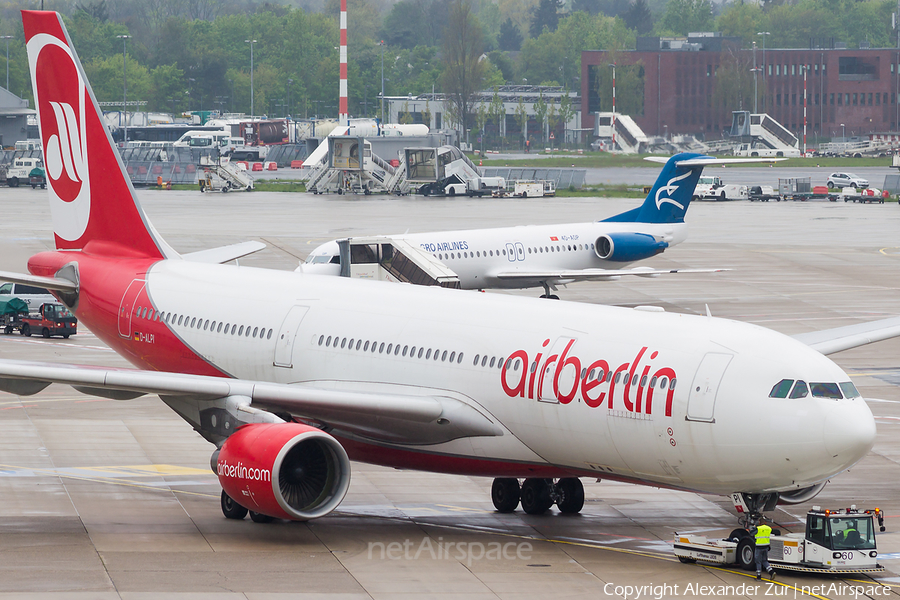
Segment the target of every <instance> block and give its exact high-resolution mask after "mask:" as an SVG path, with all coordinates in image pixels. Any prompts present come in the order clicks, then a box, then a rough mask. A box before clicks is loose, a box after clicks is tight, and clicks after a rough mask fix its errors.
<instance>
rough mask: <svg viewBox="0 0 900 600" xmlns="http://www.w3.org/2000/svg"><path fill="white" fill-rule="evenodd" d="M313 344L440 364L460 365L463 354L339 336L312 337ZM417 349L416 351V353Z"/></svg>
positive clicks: (322, 335)
mask: <svg viewBox="0 0 900 600" xmlns="http://www.w3.org/2000/svg"><path fill="white" fill-rule="evenodd" d="M313 343H315V344H317V345H319V346H325V347H326V348H338V347H340V349H341V350H344V349H346V350H362V351H363V352H368V351H369V348H370V347H371V349H372V353H375V352H377V353H378V354H387V355H391V354H393V355H394V356H400V355H401V353H402V355H403V356H408V357H409V358H423V357H424V358H425V360H432V357H433V359H434V360H436V361H437V360H440V361H441V362H450V363H453V362H455V363H457V364H459V363H462V360H463V353H462V352H456V351H448V350H444V351H443V352H441V350H439V349H434V350H433V351H432V349H431V348H423V347H421V346H419V347H417V346H412V347H410V346H409V345H405V346H401V345H400V344H394V343H388V344H386V345H385V342H380V343H379V342H377V341H375V342H372V341H369V340H366V341H365V342H363V340H361V339H360V340H357V339H354V338H350V339H349V340H348V339H347V338H345V337H340V336H330V335H329V336H327V337H326V336H325V335H324V334H321V335H319V337H318V340H317V339H316V337H315V336H313ZM417 349H418V351H417Z"/></svg>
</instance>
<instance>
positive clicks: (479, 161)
mask: <svg viewBox="0 0 900 600" xmlns="http://www.w3.org/2000/svg"><path fill="white" fill-rule="evenodd" d="M478 166H479V167H480V166H482V162H481V159H480V158H479V159H478Z"/></svg>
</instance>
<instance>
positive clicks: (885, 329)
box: [793, 317, 900, 355]
mask: <svg viewBox="0 0 900 600" xmlns="http://www.w3.org/2000/svg"><path fill="white" fill-rule="evenodd" d="M898 336H900V317H890V318H888V319H881V320H880V321H870V322H868V323H859V324H857V325H845V326H844V327H835V328H834V329H825V330H823V331H811V332H809V333H800V334H798V335H795V336H793V338H794V339H795V340H797V341H800V342H803V343H804V344H806V345H807V346H809V347H810V348H813V349H815V350H818V351H819V352H821V353H822V354H825V355H828V354H834V353H835V352H840V351H842V350H849V349H850V348H856V347H858V346H865V345H866V344H871V343H873V342H880V341H882V340H887V339H890V338H894V337H898Z"/></svg>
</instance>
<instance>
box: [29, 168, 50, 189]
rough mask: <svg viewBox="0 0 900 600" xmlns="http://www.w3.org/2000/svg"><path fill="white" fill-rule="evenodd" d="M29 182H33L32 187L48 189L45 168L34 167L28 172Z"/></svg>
mask: <svg viewBox="0 0 900 600" xmlns="http://www.w3.org/2000/svg"><path fill="white" fill-rule="evenodd" d="M28 183H30V184H31V189H35V188H41V189H46V187H47V176H46V174H45V173H44V170H43V169H41V168H35V169H32V170H31V172H30V173H29V174H28Z"/></svg>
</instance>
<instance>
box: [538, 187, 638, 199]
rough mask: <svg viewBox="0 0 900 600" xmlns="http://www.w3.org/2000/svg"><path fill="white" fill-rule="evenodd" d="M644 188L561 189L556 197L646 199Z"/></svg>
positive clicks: (557, 191)
mask: <svg viewBox="0 0 900 600" xmlns="http://www.w3.org/2000/svg"><path fill="white" fill-rule="evenodd" d="M642 187H643V186H635V185H625V184H620V185H606V184H600V185H591V186H584V187H582V188H581V189H578V190H575V189H572V188H560V189H558V190H556V195H557V196H559V197H561V198H644V197H646V196H647V192H645V191H643V189H641V188H642Z"/></svg>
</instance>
